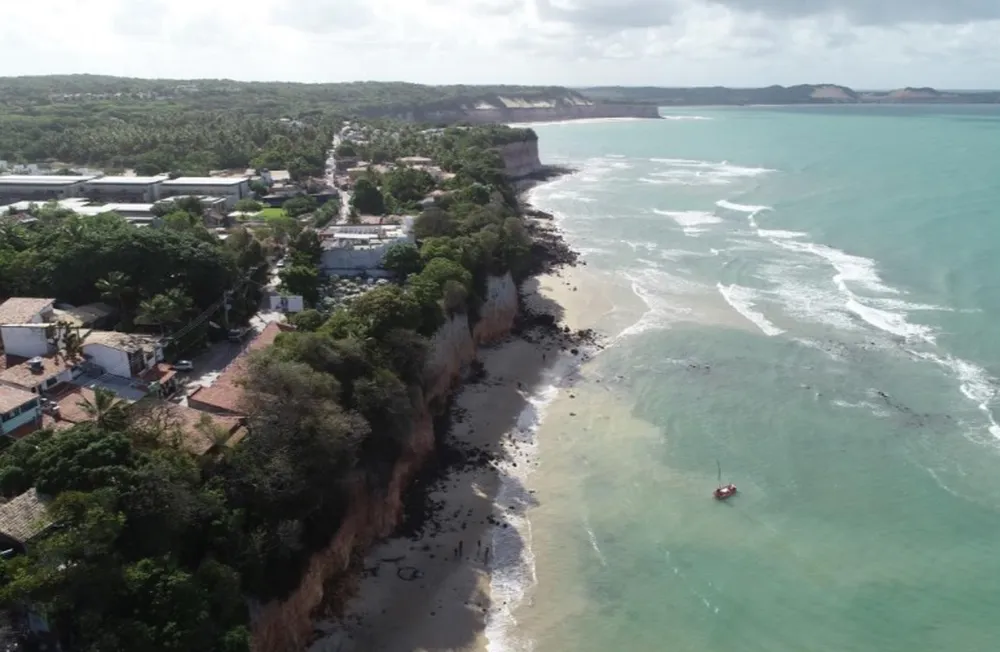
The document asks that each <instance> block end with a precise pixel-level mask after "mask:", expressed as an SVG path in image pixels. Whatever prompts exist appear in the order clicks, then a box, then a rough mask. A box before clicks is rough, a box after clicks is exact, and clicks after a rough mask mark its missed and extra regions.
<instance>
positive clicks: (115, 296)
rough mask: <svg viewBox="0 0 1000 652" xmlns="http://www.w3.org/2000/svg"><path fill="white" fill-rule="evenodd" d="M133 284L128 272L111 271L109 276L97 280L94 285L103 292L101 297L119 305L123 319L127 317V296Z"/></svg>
mask: <svg viewBox="0 0 1000 652" xmlns="http://www.w3.org/2000/svg"><path fill="white" fill-rule="evenodd" d="M131 284H132V281H131V279H129V277H128V274H125V273H124V272H109V273H108V275H107V276H105V277H104V278H102V279H100V280H99V281H97V283H95V284H94V287H96V288H97V291H98V292H100V293H101V299H103V300H105V301H110V302H112V303H114V304H115V305H117V306H118V309H119V311H120V312H121V314H122V319H125V296H126V295H127V294H128V293H129V291H130V286H131Z"/></svg>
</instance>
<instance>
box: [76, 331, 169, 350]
mask: <svg viewBox="0 0 1000 652" xmlns="http://www.w3.org/2000/svg"><path fill="white" fill-rule="evenodd" d="M159 341H160V338H158V337H154V336H152V335H137V334H135V333H119V332H117V331H90V333H88V334H87V336H86V337H85V338H84V340H83V345H84V346H87V345H88V344H103V345H104V346H106V347H108V348H111V349H118V350H120V351H138V350H139V349H147V350H149V349H151V348H153V347H154V346H156V344H157V343H158V342H159Z"/></svg>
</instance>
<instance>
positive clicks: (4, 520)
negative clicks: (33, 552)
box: [0, 488, 52, 554]
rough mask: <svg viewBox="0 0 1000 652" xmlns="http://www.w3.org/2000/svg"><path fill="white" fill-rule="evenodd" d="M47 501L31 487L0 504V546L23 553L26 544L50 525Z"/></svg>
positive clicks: (50, 519)
mask: <svg viewBox="0 0 1000 652" xmlns="http://www.w3.org/2000/svg"><path fill="white" fill-rule="evenodd" d="M48 503H49V500H48V498H46V497H43V496H42V495H40V494H39V493H38V492H37V491H36V490H35V489H34V488H31V489H28V490H27V491H25V492H24V493H23V494H21V495H20V496H18V497H17V498H14V499H13V500H10V501H8V502H6V503H4V504H3V505H0V548H2V549H4V550H14V551H15V552H17V553H20V554H24V551H25V547H26V546H27V544H28V543H30V542H31V540H32V539H34V538H35V537H37V536H38V535H39V534H41V533H42V532H44V531H45V530H47V529H48V528H49V527H50V526H51V525H52V517H51V516H49V512H48V509H47V505H48Z"/></svg>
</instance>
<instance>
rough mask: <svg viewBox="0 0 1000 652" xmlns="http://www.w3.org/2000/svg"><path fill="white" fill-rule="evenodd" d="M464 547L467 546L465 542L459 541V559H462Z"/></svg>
mask: <svg viewBox="0 0 1000 652" xmlns="http://www.w3.org/2000/svg"><path fill="white" fill-rule="evenodd" d="M464 545H465V541H459V542H458V556H459V557H461V556H462V547H463V546H464Z"/></svg>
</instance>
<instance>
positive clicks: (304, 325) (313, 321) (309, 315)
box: [288, 309, 324, 332]
mask: <svg viewBox="0 0 1000 652" xmlns="http://www.w3.org/2000/svg"><path fill="white" fill-rule="evenodd" d="M288 321H289V323H291V325H292V326H294V327H295V328H296V329H298V330H300V331H303V332H314V331H317V330H319V328H320V326H322V325H323V322H324V319H323V315H322V314H320V312H319V311H318V310H313V309H309V310H303V311H302V312H300V313H296V314H294V315H292V316H291V317H290V318H289V320H288Z"/></svg>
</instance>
